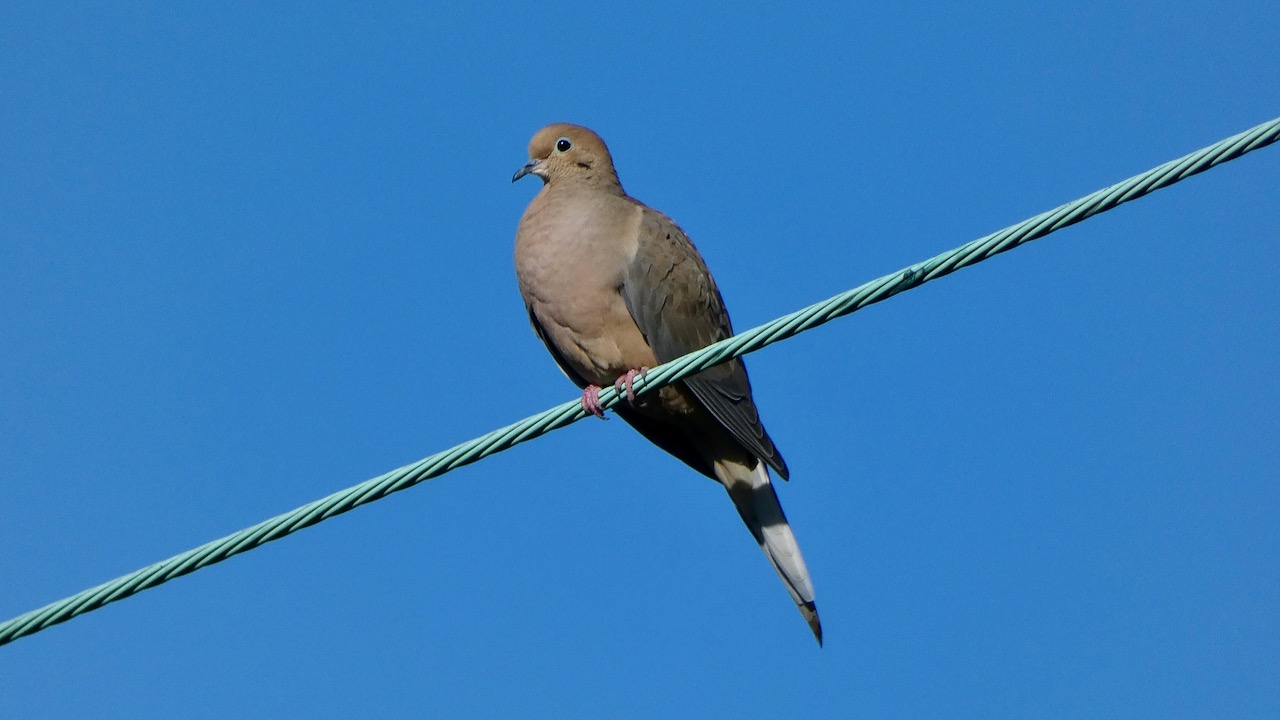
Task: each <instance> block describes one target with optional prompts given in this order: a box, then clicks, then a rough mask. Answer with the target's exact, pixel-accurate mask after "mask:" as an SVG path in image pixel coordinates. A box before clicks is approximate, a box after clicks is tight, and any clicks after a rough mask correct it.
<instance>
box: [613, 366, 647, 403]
mask: <svg viewBox="0 0 1280 720" xmlns="http://www.w3.org/2000/svg"><path fill="white" fill-rule="evenodd" d="M648 373H649V368H647V367H641V368H640V369H639V370H636V369H634V368H633V369H631V370H628V371H627V372H626V373H624V374H622V375H619V376H618V380H617V382H615V383H614V384H613V389H614V390H617V391H618V392H622V391H623V389H624V388H625V389H626V393H627V402H629V403H633V404H634V403H635V401H636V391H635V390H634V389H633V388H632V387H631V383H632V381H633V380H635V379H636V377H640V378H641V379H643V378H644V376H645V375H647V374H648Z"/></svg>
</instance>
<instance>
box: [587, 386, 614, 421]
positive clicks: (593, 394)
mask: <svg viewBox="0 0 1280 720" xmlns="http://www.w3.org/2000/svg"><path fill="white" fill-rule="evenodd" d="M582 409H583V410H584V411H586V412H588V413H590V414H592V415H595V416H596V417H598V418H600V419H601V420H608V419H609V418H607V417H605V416H604V408H602V407H600V386H599V385H588V386H586V387H585V388H583V390H582Z"/></svg>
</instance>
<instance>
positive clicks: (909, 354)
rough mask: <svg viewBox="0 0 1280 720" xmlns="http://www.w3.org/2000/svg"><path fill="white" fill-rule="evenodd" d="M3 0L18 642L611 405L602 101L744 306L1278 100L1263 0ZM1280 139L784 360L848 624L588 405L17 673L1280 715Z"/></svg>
mask: <svg viewBox="0 0 1280 720" xmlns="http://www.w3.org/2000/svg"><path fill="white" fill-rule="evenodd" d="M646 5H647V7H646V8H645V9H643V10H632V11H618V10H613V9H608V8H606V7H604V6H600V5H598V4H594V3H592V4H582V5H547V4H539V5H536V6H532V5H531V6H528V7H519V6H496V5H495V6H485V7H469V6H466V4H456V5H453V6H450V7H445V6H441V5H440V4H436V3H404V4H399V5H386V4H383V5H379V6H378V7H376V8H372V7H370V6H369V4H365V3H353V4H351V5H347V6H338V5H330V4H321V3H305V4H303V5H301V6H297V7H293V8H282V7H278V6H272V4H263V3H243V4H226V5H210V4H201V5H200V6H198V7H196V6H194V5H193V4H188V3H148V4H145V5H118V4H107V3H99V4H92V5H87V4H85V3H65V4H59V3H17V2H11V3H7V4H6V6H5V8H4V10H3V11H0V490H2V492H3V494H2V496H0V616H2V617H0V619H8V618H10V617H13V616H16V615H18V614H20V613H23V612H25V611H27V610H31V609H34V608H36V607H39V606H41V605H44V604H46V603H48V602H52V601H54V600H58V599H60V598H62V597H65V596H67V595H70V594H72V593H75V592H77V591H79V590H82V589H84V588H87V587H89V586H92V585H95V584H97V583H99V582H102V581H105V580H108V579H111V578H113V577H116V576H118V575H121V574H123V573H126V572H129V571H132V570H135V569H137V568H139V567H142V566H145V565H147V564H150V563H152V562H155V561H158V560H161V559H164V558H167V557H169V556H171V555H174V554H176V553H178V552H181V551H183V550H186V549H188V548H191V547H194V546H196V545H199V544H201V543H204V542H206V541H208V540H211V539H214V538H217V537H220V536H222V535H225V534H227V533H229V532H233V531H235V530H238V529H240V528H242V527H245V526H248V525H251V524H253V523H256V522H258V521H259V520H262V519H265V518H267V517H270V516H273V515H276V514H278V513H280V512H284V511H286V510H289V509H292V508H294V507H296V506H298V505H301V504H303V503H305V502H308V501H310V500H313V499H315V498H318V497H321V496H324V495H326V494H328V493H331V492H333V491H336V490H339V489H341V488H344V487H347V486H349V485H352V484H355V483H357V482H359V481H361V480H364V479H366V478H369V477H372V476H375V475H379V474H381V473H383V472H385V471H387V470H390V469H392V468H395V467H397V466H399V465H402V464H404V463H407V462H410V461H413V460H416V459H418V458H420V457H423V456H426V455H428V454H431V453H433V452H435V451H438V450H441V449H444V448H446V447H448V446H451V445H453V444H455V443H457V442H461V441H464V440H467V439H469V438H471V437H474V436H476V435H480V434H482V433H484V432H487V431H488V430H490V429H493V428H495V427H498V426H500V425H504V424H507V423H509V422H512V421H515V420H518V419H520V418H523V417H525V416H527V415H531V414H533V413H535V412H538V411H541V410H543V409H545V408H547V407H549V406H551V405H554V404H557V403H560V402H563V401H566V400H569V399H572V398H573V397H575V396H576V394H577V393H576V390H575V388H573V387H572V386H571V384H570V383H569V382H568V381H567V380H565V378H564V377H563V376H562V375H561V374H560V372H559V371H558V370H557V369H556V368H555V365H554V364H553V362H552V361H551V359H550V357H549V356H548V355H547V354H546V352H545V350H544V349H543V348H542V346H541V344H540V343H539V342H538V341H537V340H536V339H535V337H534V336H533V334H532V333H531V332H530V330H529V327H528V323H527V320H526V317H525V312H524V310H523V308H522V306H521V301H520V297H519V294H518V292H517V290H516V284H515V279H514V274H513V269H512V259H511V256H512V240H513V235H514V232H515V227H516V223H517V221H518V219H519V217H520V213H521V212H522V210H523V208H524V206H525V205H526V204H527V203H528V201H529V200H530V198H532V197H533V195H534V193H535V191H536V190H537V185H538V183H537V181H536V180H525V181H523V182H521V183H519V184H516V185H514V186H513V185H512V184H511V183H510V182H509V180H510V178H511V175H512V173H513V172H514V171H515V170H516V169H517V168H518V167H519V166H520V165H521V164H522V163H523V162H524V161H525V159H526V143H527V142H528V139H529V137H530V136H531V135H532V134H533V132H534V131H535V130H537V129H538V128H539V127H541V126H542V125H544V124H546V123H548V122H551V121H557V120H568V121H573V122H579V123H582V124H586V125H589V126H591V127H593V128H595V129H596V130H598V131H599V132H600V133H601V134H602V135H603V136H604V137H605V139H606V140H607V141H608V142H609V144H610V147H611V148H612V150H613V154H614V158H615V160H616V163H617V166H618V168H619V171H620V173H621V177H622V181H623V184H624V185H625V187H626V188H627V190H628V191H630V193H631V194H632V195H634V196H636V197H638V198H640V199H641V200H643V201H645V202H647V203H648V204H650V205H653V206H654V207H657V208H659V209H661V210H663V211H665V212H666V213H668V214H669V215H671V216H672V217H673V218H675V219H676V220H677V221H678V222H680V223H681V224H682V225H683V227H684V228H685V229H686V230H687V231H688V232H689V234H690V235H691V236H692V237H693V239H694V241H695V242H696V243H697V244H698V246H699V247H700V249H701V250H702V252H703V254H704V255H705V257H706V258H707V260H708V262H709V264H710V265H711V267H712V269H713V271H714V272H715V274H716V278H717V280H718V282H719V284H720V286H721V288H722V290H723V293H724V296H725V299H726V301H727V303H728V305H729V307H730V309H731V311H732V313H733V317H734V321H735V324H736V326H737V327H738V328H739V329H745V328H748V327H752V326H754V325H756V324H759V323H761V322H764V321H767V320H770V319H772V318H773V317H775V316H778V315H781V314H783V313H785V312H789V311H791V310H794V309H796V308H799V307H801V306H803V305H807V304H809V303H811V302H814V301H816V300H820V299H822V298H825V297H827V296H829V295H832V294H834V293H836V292H839V291H842V290H844V289H847V288H850V287H853V286H855V285H858V284H860V283H862V282H864V281H866V280H869V279H872V278H874V277H878V276H879V275H882V274H885V273H888V272H892V271H894V270H897V269H899V268H901V267H904V266H906V265H909V264H911V263H913V262H916V261H918V260H922V259H924V258H927V257H929V256H932V255H934V254H936V253H938V252H941V251H943V250H946V249H949V248H951V247H954V246H956V245H959V244H961V243H963V242H966V241H968V240H971V239H973V238H975V237H978V236H981V235H984V234H986V233H988V232H991V231H994V230H998V229H1000V228H1002V227H1004V226H1006V225H1009V224H1011V223H1014V222H1016V221H1019V220H1022V219H1023V218H1026V217H1029V216H1031V215H1034V214H1036V213H1039V212H1041V211H1044V210H1047V209H1050V208H1053V207H1056V206H1057V205H1059V204H1061V203H1063V202H1066V201H1069V200H1072V199H1074V198H1076V197H1079V196H1081V195H1084V194H1086V193H1088V192H1091V191H1093V190H1095V189H1098V188H1100V187H1103V186H1106V185H1109V184H1111V183H1113V182H1116V181H1119V180H1122V179H1124V178H1126V177H1128V176H1130V175H1132V174H1135V173H1137V172H1140V171H1142V170H1145V169H1147V168H1149V167H1152V166H1155V165H1157V164H1159V163H1162V162H1164V161H1166V160H1169V159H1172V158H1175V157H1178V156H1180V155H1183V154H1184V153H1187V152H1190V151H1192V150H1195V149H1197V148H1200V147H1202V146H1204V145H1207V144H1209V143H1211V142H1214V141H1216V140H1219V139H1221V138H1223V137H1226V136H1228V135H1231V134H1234V133H1236V132H1239V131H1241V130H1244V129H1246V128H1248V127H1251V126H1253V125H1255V124H1257V123H1259V122H1262V121H1265V120H1268V119H1271V118H1273V117H1275V116H1277V115H1280V83H1278V82H1277V78H1280V51H1278V50H1277V48H1280V23H1278V22H1277V21H1276V18H1275V16H1274V12H1273V10H1268V9H1267V8H1266V7H1265V6H1258V5H1256V4H1246V3H1221V2H1215V3H1209V2H1203V3H1188V2H1182V3H1174V4H1170V3H1154V2H1153V3H1123V2H1122V3H1114V2H1112V3H1071V4H1069V5H1068V6H1063V5H1048V4H1044V3H1026V4H1023V3H1012V4H1004V5H995V4H991V5H987V6H983V7H978V8H965V9H958V8H954V7H950V6H943V5H942V4H938V5H933V4H928V3H924V4H917V3H891V4H890V5H892V6H893V7H882V8H878V9H873V8H866V7H851V4H849V3H831V4H820V3H819V4H809V5H807V6H805V7H800V6H793V7H785V6H783V5H781V4H777V5H763V4H758V5H735V6H734V8H733V9H732V10H723V9H721V10H712V9H702V8H698V7H694V6H692V4H689V3H672V4H664V3H649V4H646ZM1278 240H1280V148H1269V149H1265V150H1262V151H1259V152H1257V153H1255V154H1252V155H1250V156H1248V157H1245V158H1243V159H1241V160H1238V161H1236V162H1233V163H1230V164H1228V165H1227V166H1224V167H1222V168H1219V169H1216V170H1213V171H1211V172H1209V173H1207V174H1205V175H1202V176H1199V177H1197V178H1194V179H1192V180H1189V181H1187V182H1184V183H1182V184H1180V185H1178V186H1176V187H1174V188H1172V189H1169V190H1165V191H1162V192H1159V193H1157V194H1156V195H1154V196H1152V197H1150V198H1147V199H1143V200H1141V201H1138V202H1137V203H1134V204H1130V205H1126V206H1124V207H1123V208H1121V209H1119V210H1116V211H1113V212H1110V213H1107V214H1105V215H1103V216H1101V217H1098V218H1095V219H1093V220H1090V221H1088V222H1086V223H1084V224H1082V225H1079V226H1076V227H1073V228H1070V229H1067V230H1065V231H1062V232H1059V233H1057V234H1055V235H1053V236H1052V237H1050V238H1048V239H1045V240H1041V241H1038V242H1036V243H1033V244H1032V245H1029V246H1027V247H1025V248H1022V249H1019V250H1016V251H1014V252H1012V253H1009V254H1006V255H1003V256H1000V257H998V258H995V259H993V260H991V261H988V262H986V263H983V264H982V265H980V266H978V267H976V268H973V269H970V270H965V271H963V272H961V273H959V274H956V275H953V276H951V277H949V278H946V279H944V280H941V281H939V282H936V283H931V284H929V285H927V286H925V287H923V288H920V289H917V290H914V291H911V292H909V293H906V294H904V295H901V296H899V297H896V298H894V299H892V300H890V301H888V302H886V303H883V304H880V305H877V306H875V307H873V308H871V309H869V310H866V311H864V312H860V313H857V314H855V315H853V316H851V317H848V318H845V319H843V320H840V321H837V322H836V323H834V324H831V325H828V326H826V327H824V328H822V329H820V330H817V331H814V332H811V333H808V334H805V335H803V336H801V337H799V338H797V339H795V340H792V341H789V342H786V343H783V344H780V345H776V346H773V347H771V348H769V349H767V350H765V351H763V352H760V353H757V354H754V355H752V356H750V357H749V358H748V365H749V367H750V368H751V371H752V379H753V381H754V384H755V389H756V397H757V400H758V402H759V404H760V406H761V408H762V412H763V414H764V418H765V420H766V423H767V424H768V427H769V429H770V431H771V433H772V434H773V436H774V437H775V439H776V440H777V442H778V444H779V446H780V447H781V449H782V450H783V452H784V453H785V454H786V457H787V459H788V461H789V463H790V465H791V469H792V474H793V480H792V481H791V482H790V483H788V484H786V485H785V486H782V487H781V488H780V494H781V496H782V500H783V504H784V506H785V507H786V509H787V511H788V514H789V516H790V518H791V521H792V524H793V526H794V528H795V529H796V532H797V534H798V536H799V539H800V542H801V545H802V547H803V548H804V551H805V556H806V558H807V559H808V564H809V567H810V569H811V571H812V573H813V576H814V580H815V584H816V587H817V592H818V604H819V607H820V609H821V612H822V618H823V621H824V625H825V629H826V638H827V645H826V647H825V648H823V649H819V648H818V647H817V646H816V645H815V644H814V642H813V639H812V637H810V635H809V631H808V630H807V629H806V628H805V625H804V623H803V621H802V620H801V618H800V617H799V615H798V614H797V613H796V611H795V609H794V608H793V606H792V604H791V602H790V600H789V599H788V597H787V595H786V593H785V592H784V590H783V588H782V587H781V585H780V583H779V582H778V580H777V578H776V577H775V576H774V574H773V571H772V570H770V568H769V567H768V565H767V563H766V562H765V560H764V558H763V557H762V555H761V553H760V551H759V550H758V549H757V548H756V546H755V544H754V542H752V540H751V538H750V536H749V535H748V534H747V532H746V531H745V529H744V528H743V527H742V525H741V522H740V521H739V519H738V517H737V515H736V513H735V512H734V511H733V508H732V506H731V504H730V503H729V502H728V500H727V499H726V498H725V496H724V493H723V491H721V490H720V489H719V488H718V487H717V486H715V485H714V484H713V483H711V482H709V481H707V480H705V479H704V478H701V477H700V476H698V475H696V474H695V473H694V472H692V471H691V470H689V469H688V468H686V467H684V466H683V465H682V464H680V463H679V462H678V461H676V460H674V459H672V458H670V457H668V456H666V455H664V454H663V453H662V452H660V451H659V450H657V449H656V448H654V447H652V446H650V445H649V444H648V443H646V442H645V441H644V440H643V439H641V438H640V437H639V436H637V435H635V434H634V433H633V432H632V431H631V430H630V428H628V427H627V426H626V425H625V424H624V423H622V422H620V421H617V420H613V421H610V422H599V421H594V420H591V421H587V422H580V423H577V424H575V425H574V426H572V427H570V428H568V429H565V430H562V431H559V432H556V433H553V434H552V435H550V436H548V437H546V438H543V439H541V440H538V441H536V442H532V443H529V444H526V445H523V446H520V447H518V448H516V449H514V450H512V451H509V452H507V453H504V454H501V455H499V456H497V457H494V458H492V459H489V460H487V461H484V462H481V463H479V464H477V465H473V466H470V467H467V468H464V469H462V470H459V471H456V472H454V473H451V474H449V475H446V476H445V477H443V478H440V479H438V480H433V481H431V482H429V483H427V484H425V485H422V486H419V487H417V488H415V489H413V490H410V491H407V492H404V493H400V494H397V495H394V496H392V497H390V498H387V499H385V500H383V501H381V502H378V503H376V504H374V505H372V506H369V507H366V508H362V509H360V510H358V511H356V512H353V513H351V514H348V515H345V516H342V517H340V518H337V519H334V520H332V521H329V522H325V523H323V524H321V525H319V526H316V527H314V528H311V529H308V530H306V531H304V532H301V533H299V534H297V535H293V536H291V537H289V538H287V539H285V540H283V541H280V542H276V543H272V544H270V545H267V546H265V547H262V548H259V549H257V550H255V551H253V552H250V553H248V554H245V555H241V556H238V557H236V558H234V559H232V560H230V561H228V562H226V563H223V564H221V565H217V566H214V567H211V568H208V569H205V570H202V571H200V572H198V573H196V574H194V575H190V576H187V577H184V578H181V579H179V580H176V581H174V582H172V583H169V584H167V585H164V586H161V587H159V588H157V589H153V590H149V591H146V592H144V593H142V594H140V595H138V596H135V597H133V598H130V599H127V600H125V601H122V602H119V603H116V604H114V605H111V606H108V607H106V608H104V609H102V610H99V611H97V612H93V613H90V614H88V615H85V616H82V617H79V618H76V619H74V620H72V621H70V622H68V623H66V624H63V625H59V626H56V627H53V628H50V629H48V630H45V631H43V632H41V633H38V634H36V635H34V636H31V637H28V638H24V639H21V640H19V641H17V642H15V643H13V644H11V645H7V646H4V647H0V717H4V718H15V719H16V718H24V719H26V718H30V719H37V718H70V717H129V718H229V717H246V718H268V717H270V718H286V717H306V718H329V717H333V718H342V717H673V716H690V717H692V716H698V717H773V718H777V717H842V718H843V717H869V718H902V717H922V718H923V717H958V718H970V717H973V718H977V717H983V718H987V717H1021V718H1027V717H1161V718H1169V717H1174V718H1177V717H1233V718H1274V717H1276V716H1277V715H1280V522H1278V519H1280V484H1278V483H1277V474H1278V473H1277V467H1278V464H1280V463H1278V460H1280V441H1278V440H1277V425H1278V421H1280V380H1278V379H1277V378H1278V377H1280V353H1278V352H1277V350H1278V345H1280V323H1278V320H1280V313H1278V312H1277V309H1276V308H1277V304H1278V303H1280V290H1278V289H1277V282H1276V267H1277V266H1278V265H1280V243H1278V242H1277V241H1278Z"/></svg>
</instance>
